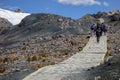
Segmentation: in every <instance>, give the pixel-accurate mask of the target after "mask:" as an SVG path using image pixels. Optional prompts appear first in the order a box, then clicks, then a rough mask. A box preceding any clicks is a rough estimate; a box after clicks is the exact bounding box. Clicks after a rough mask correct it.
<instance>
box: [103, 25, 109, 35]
mask: <svg viewBox="0 0 120 80" xmlns="http://www.w3.org/2000/svg"><path fill="white" fill-rule="evenodd" d="M107 29H108V24H104V23H103V24H102V30H103V32H104V35H106V32H107Z"/></svg>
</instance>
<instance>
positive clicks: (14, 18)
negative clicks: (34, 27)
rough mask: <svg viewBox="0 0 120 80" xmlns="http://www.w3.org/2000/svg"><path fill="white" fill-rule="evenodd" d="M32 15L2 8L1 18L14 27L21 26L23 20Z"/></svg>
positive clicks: (0, 11) (0, 10)
mask: <svg viewBox="0 0 120 80" xmlns="http://www.w3.org/2000/svg"><path fill="white" fill-rule="evenodd" d="M28 15H30V14H29V13H17V12H12V11H9V10H5V9H1V8H0V17H1V18H5V19H7V20H8V21H10V22H11V23H12V24H13V25H16V24H19V23H20V22H21V20H22V19H23V18H24V17H26V16H28Z"/></svg>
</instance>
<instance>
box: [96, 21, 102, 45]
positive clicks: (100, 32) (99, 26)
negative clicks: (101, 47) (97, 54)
mask: <svg viewBox="0 0 120 80" xmlns="http://www.w3.org/2000/svg"><path fill="white" fill-rule="evenodd" d="M96 26H97V28H96V38H97V42H98V43H99V40H100V36H101V34H102V27H101V25H100V24H99V23H97V25H96Z"/></svg>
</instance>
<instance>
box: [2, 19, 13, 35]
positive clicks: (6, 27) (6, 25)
mask: <svg viewBox="0 0 120 80" xmlns="http://www.w3.org/2000/svg"><path fill="white" fill-rule="evenodd" d="M12 26H13V25H12V24H11V23H10V22H9V21H8V20H7V19H3V18H0V35H2V34H5V33H6V32H7V31H9V30H10V28H11V27H12Z"/></svg>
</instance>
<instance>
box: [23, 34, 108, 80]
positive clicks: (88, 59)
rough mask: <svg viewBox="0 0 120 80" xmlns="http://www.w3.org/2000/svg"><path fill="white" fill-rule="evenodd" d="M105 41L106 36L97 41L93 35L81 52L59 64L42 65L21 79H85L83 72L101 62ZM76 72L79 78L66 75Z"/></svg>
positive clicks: (105, 48) (105, 46) (105, 49)
mask: <svg viewBox="0 0 120 80" xmlns="http://www.w3.org/2000/svg"><path fill="white" fill-rule="evenodd" d="M106 41H107V37H106V36H102V37H101V38H100V42H99V43H97V42H96V38H95V36H93V37H91V38H90V40H89V42H88V43H87V45H86V46H85V47H84V49H83V50H82V51H81V52H79V53H77V54H75V55H73V56H72V57H71V58H69V59H68V60H65V61H63V62H61V63H59V64H55V65H50V66H46V67H43V68H41V69H39V70H37V71H36V72H34V73H32V74H30V75H29V76H27V77H26V78H24V79H23V80H86V77H85V75H84V72H85V71H86V70H88V69H90V68H91V67H95V66H97V65H99V64H100V63H101V62H102V60H103V58H104V55H105V53H106V51H107V42H106ZM77 73H78V74H79V78H78V77H76V78H75V79H72V78H68V77H67V76H70V75H71V76H72V75H74V74H77Z"/></svg>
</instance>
